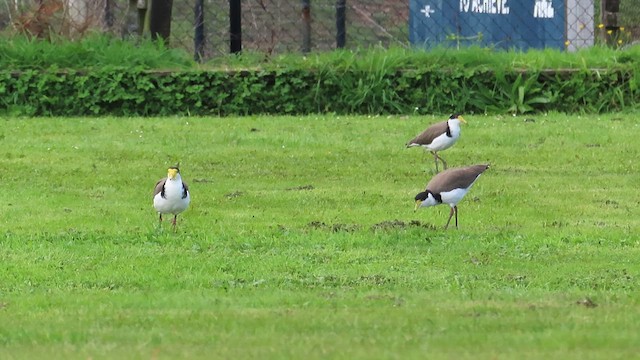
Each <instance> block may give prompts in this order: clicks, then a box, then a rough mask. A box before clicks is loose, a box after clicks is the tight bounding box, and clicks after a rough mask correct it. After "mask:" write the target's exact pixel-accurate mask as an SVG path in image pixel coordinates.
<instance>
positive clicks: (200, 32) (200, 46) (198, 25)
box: [193, 0, 204, 62]
mask: <svg viewBox="0 0 640 360" xmlns="http://www.w3.org/2000/svg"><path fill="white" fill-rule="evenodd" d="M194 13H195V19H194V20H195V26H194V34H193V48H194V54H193V57H194V59H195V61H197V62H200V61H202V59H203V58H204V0H196V6H195V8H194Z"/></svg>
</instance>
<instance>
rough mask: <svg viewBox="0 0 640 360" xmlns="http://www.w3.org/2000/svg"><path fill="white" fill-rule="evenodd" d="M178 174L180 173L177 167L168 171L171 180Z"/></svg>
mask: <svg viewBox="0 0 640 360" xmlns="http://www.w3.org/2000/svg"><path fill="white" fill-rule="evenodd" d="M176 175H178V170H177V169H169V170H168V171H167V177H168V178H169V179H171V180H173V179H175V178H176Z"/></svg>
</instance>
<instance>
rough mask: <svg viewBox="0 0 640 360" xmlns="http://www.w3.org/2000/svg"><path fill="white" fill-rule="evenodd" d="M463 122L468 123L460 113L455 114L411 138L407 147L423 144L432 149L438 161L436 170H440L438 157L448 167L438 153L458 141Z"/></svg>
mask: <svg viewBox="0 0 640 360" xmlns="http://www.w3.org/2000/svg"><path fill="white" fill-rule="evenodd" d="M461 122H463V123H465V124H466V123H467V122H466V121H465V120H464V119H463V118H462V116H460V115H459V114H453V115H451V116H450V117H449V120H447V121H442V122H439V123H436V124H433V125H431V126H429V127H428V128H427V129H426V130H425V131H423V132H421V133H420V134H419V135H418V136H416V137H415V138H413V139H411V140H410V141H409V142H408V143H407V147H408V148H409V147H414V146H422V147H423V148H424V149H425V150H429V151H431V153H432V154H433V159H434V160H435V162H436V172H438V159H440V161H442V165H443V166H444V168H445V169H446V168H447V162H446V161H444V159H443V158H441V157H440V156H439V155H438V151H442V150H446V149H448V148H450V147H451V146H453V144H455V143H456V141H458V138H459V137H460V123H461Z"/></svg>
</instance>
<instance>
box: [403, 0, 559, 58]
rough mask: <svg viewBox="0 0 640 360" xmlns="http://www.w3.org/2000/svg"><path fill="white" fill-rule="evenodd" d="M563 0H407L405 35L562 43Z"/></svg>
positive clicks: (520, 44)
mask: <svg viewBox="0 0 640 360" xmlns="http://www.w3.org/2000/svg"><path fill="white" fill-rule="evenodd" d="M565 9H566V0H410V3H409V10H410V15H409V41H410V42H411V43H412V44H414V45H417V46H423V47H435V46H445V47H461V46H469V45H480V46H492V47H497V48H504V49H512V48H516V49H527V48H557V49H565V47H566V46H567V44H568V43H567V38H566V11H565Z"/></svg>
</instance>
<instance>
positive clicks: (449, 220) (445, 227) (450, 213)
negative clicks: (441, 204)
mask: <svg viewBox="0 0 640 360" xmlns="http://www.w3.org/2000/svg"><path fill="white" fill-rule="evenodd" d="M453 213H454V210H453V208H451V211H449V219H448V220H447V225H445V226H444V229H445V230H447V228H448V227H449V223H450V222H451V217H452V216H453ZM457 226H458V215H456V227H457Z"/></svg>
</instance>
